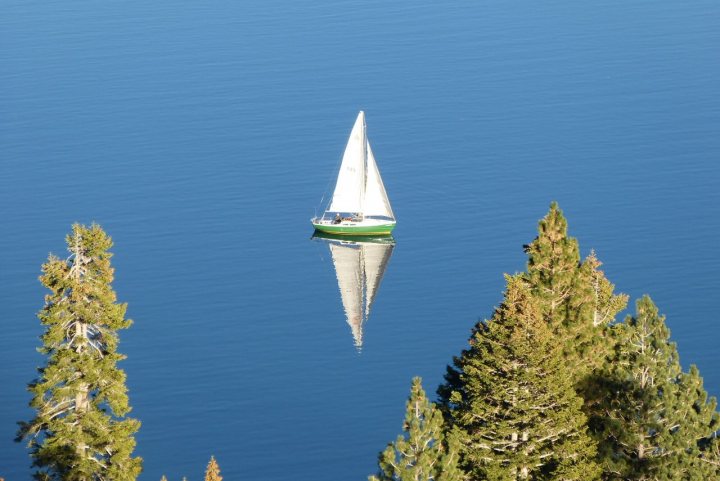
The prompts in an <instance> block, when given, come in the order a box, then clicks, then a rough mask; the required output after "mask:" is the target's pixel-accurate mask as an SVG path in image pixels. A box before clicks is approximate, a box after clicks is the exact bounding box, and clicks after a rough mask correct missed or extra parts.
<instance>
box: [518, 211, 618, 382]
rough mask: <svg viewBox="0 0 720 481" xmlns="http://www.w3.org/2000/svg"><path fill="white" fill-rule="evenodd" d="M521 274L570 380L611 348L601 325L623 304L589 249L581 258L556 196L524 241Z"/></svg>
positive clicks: (580, 375)
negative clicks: (524, 262) (560, 350)
mask: <svg viewBox="0 0 720 481" xmlns="http://www.w3.org/2000/svg"><path fill="white" fill-rule="evenodd" d="M525 251H526V252H527V254H528V264H527V272H526V273H525V274H524V275H523V277H524V279H525V281H526V282H527V284H528V285H529V286H530V288H531V291H532V293H533V295H534V296H535V297H537V299H538V301H539V305H540V309H541V312H542V314H543V319H544V320H545V321H546V322H547V324H548V326H549V328H550V330H551V331H552V333H553V335H554V336H555V338H556V341H557V342H558V343H559V344H560V345H561V346H562V348H563V358H564V359H565V362H566V363H567V365H568V367H569V369H570V374H571V375H572V377H573V379H574V380H575V381H576V382H579V381H580V380H582V379H583V378H584V377H585V376H587V375H588V374H589V373H590V372H592V371H593V370H595V369H597V368H598V367H600V366H602V365H603V363H604V361H605V356H606V354H607V353H608V351H609V349H610V348H611V344H610V343H609V342H607V341H608V340H607V339H606V337H607V328H608V327H609V326H610V325H611V324H612V323H613V322H614V320H615V316H616V315H617V314H618V313H619V312H620V311H622V310H623V309H624V308H625V306H626V304H627V296H626V295H623V294H621V295H615V294H614V293H613V290H614V286H613V285H612V284H611V283H610V282H609V281H608V280H607V279H606V278H605V275H604V274H603V272H602V271H600V270H599V269H598V268H599V267H600V265H601V262H600V261H599V260H598V259H597V257H596V256H595V253H594V252H592V253H591V254H590V255H589V256H588V257H587V258H586V259H585V260H584V261H583V262H582V263H581V262H580V250H579V246H578V242H577V240H576V239H575V238H573V237H569V236H568V233H567V220H566V219H565V217H564V215H563V213H562V211H561V210H560V208H559V207H558V205H557V203H556V202H553V203H552V204H551V205H550V211H549V212H548V213H547V215H546V216H545V217H544V218H543V219H541V220H540V222H539V224H538V236H537V237H536V238H535V240H533V241H532V242H531V243H530V244H528V245H526V246H525Z"/></svg>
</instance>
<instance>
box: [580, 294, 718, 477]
mask: <svg viewBox="0 0 720 481" xmlns="http://www.w3.org/2000/svg"><path fill="white" fill-rule="evenodd" d="M636 309H637V311H636V312H637V313H636V315H635V316H634V317H629V318H627V319H626V321H625V323H624V324H623V325H619V326H617V337H618V343H617V345H616V348H615V353H614V355H613V356H612V358H611V359H610V361H611V362H610V363H609V364H608V366H607V371H606V372H603V373H601V374H600V378H601V379H602V384H601V383H598V384H597V386H598V396H597V401H596V402H597V404H598V405H599V409H595V410H594V412H595V413H597V414H596V415H595V416H594V417H593V419H591V427H592V431H593V432H594V436H595V437H596V438H597V439H598V441H599V445H600V459H601V461H602V464H603V469H604V478H605V479H607V480H621V479H622V480H626V479H627V480H667V481H670V480H688V481H700V480H705V479H712V478H713V477H714V476H715V475H717V470H716V468H714V467H713V465H712V464H711V463H708V462H706V460H707V459H711V458H709V457H708V456H709V455H711V451H710V450H708V449H707V448H708V446H709V440H710V438H711V436H712V433H713V432H714V431H716V430H717V429H718V414H717V412H716V402H715V399H714V398H711V399H708V396H707V393H706V392H705V389H704V388H703V386H702V379H701V378H700V375H699V372H698V370H697V368H695V367H694V366H693V367H691V368H690V370H689V372H688V373H683V372H682V369H681V366H680V361H679V356H678V353H677V347H676V345H675V344H674V343H672V342H670V331H669V329H668V328H667V326H666V324H665V318H664V317H663V316H660V315H659V313H658V309H657V307H656V306H655V304H654V303H653V302H652V300H651V299H650V298H649V297H647V296H645V297H643V298H642V299H640V300H639V301H638V302H637V308H636Z"/></svg>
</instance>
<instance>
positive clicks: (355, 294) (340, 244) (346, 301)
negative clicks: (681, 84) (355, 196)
mask: <svg viewBox="0 0 720 481" xmlns="http://www.w3.org/2000/svg"><path fill="white" fill-rule="evenodd" d="M313 240H322V241H324V242H327V244H328V246H329V248H330V255H331V256H332V260H333V264H334V266H335V274H336V275H337V280H338V287H339V288H340V298H341V300H342V304H343V308H344V310H345V317H346V319H347V323H348V325H350V330H351V332H352V336H353V340H354V343H355V347H356V348H357V349H358V350H359V349H361V348H362V345H363V325H364V324H365V322H366V321H367V319H368V317H369V316H370V309H372V305H373V302H374V301H375V295H376V294H377V292H378V289H379V288H380V281H382V278H383V275H384V274H385V269H386V268H387V266H388V263H389V262H390V256H391V255H392V251H393V249H394V248H395V239H393V238H392V236H387V235H383V236H377V237H372V236H357V237H355V236H347V235H334V234H325V233H322V232H316V233H315V234H314V235H313Z"/></svg>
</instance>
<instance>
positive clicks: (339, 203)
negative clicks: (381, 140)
mask: <svg viewBox="0 0 720 481" xmlns="http://www.w3.org/2000/svg"><path fill="white" fill-rule="evenodd" d="M366 145H367V137H366V133H365V113H364V112H362V111H361V112H360V113H359V114H358V116H357V120H355V125H354V126H353V129H352V131H351V132H350V138H349V139H348V143H347V146H346V147H345V153H344V154H343V160H342V164H341V165H340V173H339V174H338V178H337V182H336V183H335V191H334V192H333V197H332V201H331V202H330V206H329V207H328V211H329V212H362V211H363V204H364V197H365V177H366V162H365V161H366V157H367V150H366Z"/></svg>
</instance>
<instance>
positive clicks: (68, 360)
mask: <svg viewBox="0 0 720 481" xmlns="http://www.w3.org/2000/svg"><path fill="white" fill-rule="evenodd" d="M67 245H68V250H69V252H70V256H69V257H68V258H67V259H64V260H63V259H60V258H58V257H55V256H52V255H51V256H50V258H49V259H48V262H47V263H45V264H44V265H43V267H42V270H43V275H42V276H41V277H40V280H41V282H42V284H43V285H44V286H45V287H47V288H48V289H49V290H50V294H48V295H47V296H46V297H45V306H44V307H43V309H42V310H41V311H40V313H39V314H38V317H39V318H40V320H41V322H42V324H44V325H45V326H46V331H45V333H44V334H43V335H42V337H41V339H42V347H41V348H40V349H39V350H40V352H41V353H43V354H45V355H47V356H48V360H47V364H46V365H45V367H42V368H40V369H39V376H38V378H37V379H36V380H34V381H32V382H31V383H30V384H29V390H30V392H31V393H32V394H33V398H32V401H31V403H30V406H31V407H32V408H33V409H34V410H35V411H36V414H35V417H34V418H33V419H32V420H31V421H29V422H21V423H20V426H21V428H20V431H19V433H18V440H21V439H28V440H29V442H28V446H29V447H30V451H31V456H32V458H33V466H35V467H37V468H38V471H37V472H36V474H35V477H36V478H37V479H41V480H47V481H50V480H57V481H60V480H62V481H90V480H98V479H112V480H113V481H131V480H135V479H136V478H137V476H138V474H139V473H140V471H141V469H142V468H141V464H142V460H141V459H140V458H138V457H132V451H133V449H134V448H135V440H134V438H133V435H134V433H135V432H136V431H137V430H138V428H139V427H140V423H139V422H138V421H137V420H135V419H130V418H125V417H124V416H125V415H126V414H127V413H128V412H129V411H130V406H129V405H128V397H127V388H126V387H125V373H124V372H123V371H122V370H120V369H118V367H117V362H118V361H120V360H122V359H124V358H125V356H123V355H121V354H119V353H118V352H117V345H118V334H117V331H118V330H119V329H126V328H128V327H130V324H131V322H132V321H130V320H129V319H125V310H126V307H127V306H126V305H125V304H119V303H117V302H116V295H115V292H114V291H113V290H112V287H111V283H112V280H113V268H112V267H111V265H110V258H111V256H112V254H111V253H110V252H108V249H110V247H111V246H112V240H111V239H110V237H109V236H108V235H107V234H106V233H105V232H104V231H103V230H102V229H101V228H100V227H99V226H98V225H94V224H93V225H92V226H91V227H85V226H82V225H77V224H76V225H73V228H72V233H71V234H70V235H68V236H67Z"/></svg>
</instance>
